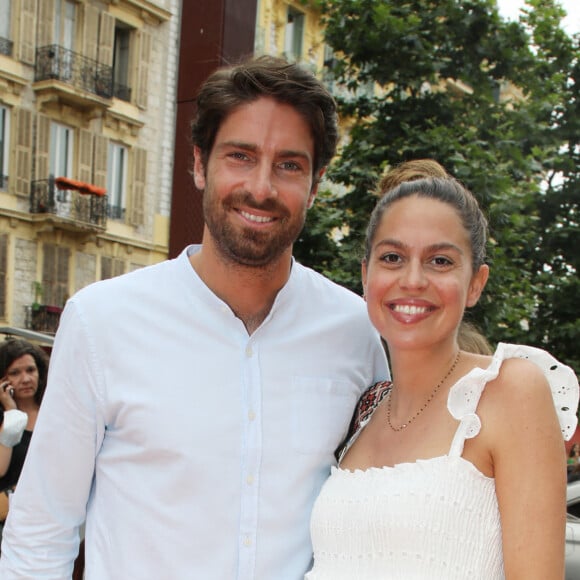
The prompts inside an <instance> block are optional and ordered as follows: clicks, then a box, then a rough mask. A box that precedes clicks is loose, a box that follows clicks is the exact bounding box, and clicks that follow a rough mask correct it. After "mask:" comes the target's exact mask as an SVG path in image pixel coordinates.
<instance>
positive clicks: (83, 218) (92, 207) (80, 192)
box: [30, 177, 107, 230]
mask: <svg viewBox="0 0 580 580" xmlns="http://www.w3.org/2000/svg"><path fill="white" fill-rule="evenodd" d="M59 180H60V181H65V180H64V179H63V178H56V179H55V178H54V177H50V178H49V179H40V180H38V181H33V182H31V185H30V213H33V214H49V215H52V216H56V217H58V218H60V219H61V220H62V221H63V222H72V225H73V226H74V225H75V224H76V226H77V227H78V229H87V228H89V229H97V230H104V229H105V228H106V226H107V196H106V195H104V194H103V193H102V192H104V190H99V188H95V187H94V186H92V185H89V184H83V183H78V182H72V181H71V180H66V181H68V182H69V183H71V184H77V185H78V188H77V187H75V188H74V189H73V188H71V186H70V185H67V184H64V185H62V186H60V187H59V185H58V184H59V183H60V181H59ZM83 186H84V187H83Z"/></svg>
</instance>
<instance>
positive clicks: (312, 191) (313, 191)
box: [306, 167, 326, 209]
mask: <svg viewBox="0 0 580 580" xmlns="http://www.w3.org/2000/svg"><path fill="white" fill-rule="evenodd" d="M325 173H326V167H323V168H322V169H321V170H320V171H319V172H318V178H317V179H316V180H315V182H314V183H313V184H312V188H311V189H310V194H309V196H308V204H307V205H306V207H307V208H308V209H310V208H311V207H312V205H313V204H314V200H315V198H316V194H317V193H318V185H319V184H320V180H321V179H322V176H323V175H324V174H325Z"/></svg>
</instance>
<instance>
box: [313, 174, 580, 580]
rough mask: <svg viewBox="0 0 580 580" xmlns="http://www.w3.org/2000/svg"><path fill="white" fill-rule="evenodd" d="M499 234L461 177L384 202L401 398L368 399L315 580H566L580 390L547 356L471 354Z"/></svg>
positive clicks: (381, 265) (373, 245)
mask: <svg viewBox="0 0 580 580" xmlns="http://www.w3.org/2000/svg"><path fill="white" fill-rule="evenodd" d="M486 227H487V224H486V220H485V218H484V217H483V214H482V212H481V211H480V209H479V207H478V205H477V202H476V200H475V198H474V197H473V195H472V194H471V193H470V192H468V191H467V190H466V189H465V188H464V187H462V186H461V185H460V184H459V183H458V182H457V181H456V180H454V179H452V178H430V179H420V180H417V181H413V182H409V183H402V184H400V185H399V186H398V187H396V188H395V189H393V190H390V191H388V192H387V193H386V194H385V195H384V196H383V197H382V198H381V199H380V201H379V202H378V204H377V206H376V208H375V210H374V212H373V214H372V216H371V219H370V223H369V227H368V231H367V242H366V245H367V247H366V254H365V259H364V262H363V268H362V274H363V285H364V288H365V296H366V300H367V307H368V312H369V316H370V318H371V320H372V322H373V324H374V325H375V327H376V328H377V329H378V330H379V332H380V333H381V336H382V337H383V338H384V340H385V341H386V343H387V346H388V349H389V357H390V362H391V369H392V374H393V383H392V384H391V383H378V384H377V385H374V386H373V387H371V388H370V389H369V391H367V393H366V394H365V395H363V398H362V399H361V403H360V404H359V408H358V415H357V416H356V417H355V420H354V422H353V426H354V431H355V433H354V435H353V437H351V439H350V440H349V441H348V443H347V445H346V446H345V449H344V450H343V451H342V453H341V456H340V463H339V466H338V468H333V470H332V474H331V476H330V478H329V479H328V480H327V482H326V483H325V485H324V487H323V489H322V491H321V494H320V496H319V498H318V499H317V501H316V504H315V506H314V510H313V515H312V524H311V533H312V541H313V546H314V567H313V569H312V571H311V572H310V573H308V574H307V576H306V578H308V580H331V579H332V580H341V579H347V578H348V579H352V578H356V579H357V580H371V579H372V580H375V579H376V580H378V579H380V580H390V579H391V580H399V579H404V580H407V579H413V580H417V579H419V580H423V579H425V580H427V579H431V578H445V579H446V580H450V579H462V580H463V579H465V578H470V579H471V580H472V579H481V580H496V579H503V578H507V579H515V578H526V579H527V580H534V579H537V580H552V579H554V580H556V579H558V580H561V579H562V577H563V574H564V532H565V497H566V468H565V464H566V460H565V452H564V445H563V440H562V435H564V437H566V438H569V437H570V436H571V435H572V433H573V432H574V429H575V426H576V422H577V419H576V416H575V411H576V409H577V406H578V381H577V380H576V377H575V375H574V373H573V372H572V370H571V369H569V368H568V367H566V366H564V365H561V364H559V363H558V362H557V361H556V360H555V359H554V358H553V357H551V356H550V355H549V354H548V353H545V352H544V351H541V350H539V349H534V348H531V347H524V346H514V345H507V344H499V345H498V348H497V350H496V352H495V353H494V355H493V356H486V355H482V354H478V353H470V352H466V351H462V350H460V349H459V346H458V342H457V341H458V330H459V327H460V323H461V320H462V318H463V314H464V310H465V308H467V307H470V306H474V305H475V304H476V303H477V301H478V299H479V297H480V295H481V292H482V291H483V289H484V287H485V284H486V282H487V278H488V274H489V268H488V266H487V265H486V264H485V263H484V259H485V244H486ZM523 359H528V360H523ZM545 375H546V376H547V378H546V376H545ZM551 391H552V392H551ZM554 402H556V407H557V413H556V412H555V410H554ZM559 420H560V424H559ZM530 448H532V449H534V453H533V454H530V453H529V449H530ZM522 461H524V463H525V462H526V461H527V462H529V465H525V464H524V465H522ZM522 473H534V474H535V475H534V477H533V478H532V477H524V476H522ZM537 522H542V525H541V526H538V525H537Z"/></svg>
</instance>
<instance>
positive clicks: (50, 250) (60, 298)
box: [42, 244, 70, 306]
mask: <svg viewBox="0 0 580 580" xmlns="http://www.w3.org/2000/svg"><path fill="white" fill-rule="evenodd" d="M69 260H70V248H67V247H59V246H56V245H54V244H44V246H43V262H42V286H43V289H44V298H43V301H44V303H45V304H47V305H49V306H64V303H65V302H66V300H67V298H68V296H69V293H68V274H69Z"/></svg>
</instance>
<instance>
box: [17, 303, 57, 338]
mask: <svg viewBox="0 0 580 580" xmlns="http://www.w3.org/2000/svg"><path fill="white" fill-rule="evenodd" d="M25 309H26V322H25V324H26V328H27V329H28V330H35V331H37V332H46V333H48V334H54V333H55V332H56V330H57V328H58V324H59V322H60V315H61V314H62V308H60V307H59V306H49V305H47V304H31V305H30V306H25Z"/></svg>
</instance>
